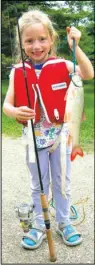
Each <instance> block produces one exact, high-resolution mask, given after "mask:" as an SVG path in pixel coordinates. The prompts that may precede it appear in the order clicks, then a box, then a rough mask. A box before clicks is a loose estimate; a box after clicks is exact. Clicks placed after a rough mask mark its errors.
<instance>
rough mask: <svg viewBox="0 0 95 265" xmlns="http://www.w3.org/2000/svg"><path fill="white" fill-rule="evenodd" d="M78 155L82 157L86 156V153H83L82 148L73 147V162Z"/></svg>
mask: <svg viewBox="0 0 95 265" xmlns="http://www.w3.org/2000/svg"><path fill="white" fill-rule="evenodd" d="M77 155H79V156H81V157H83V156H84V153H83V150H82V148H81V146H75V147H73V149H72V152H71V161H73V160H74V159H75V158H76V156H77Z"/></svg>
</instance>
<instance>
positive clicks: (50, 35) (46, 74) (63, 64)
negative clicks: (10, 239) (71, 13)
mask: <svg viewBox="0 0 95 265" xmlns="http://www.w3.org/2000/svg"><path fill="white" fill-rule="evenodd" d="M19 27H20V35H21V41H22V48H23V55H24V58H25V68H26V73H27V81H28V89H29V96H30V103H31V108H29V107H28V102H27V96H26V90H25V83H24V77H23V66H22V63H21V58H20V53H19V52H20V49H19V40H18V33H17V41H18V42H17V44H18V57H19V63H18V64H16V65H15V66H14V68H13V69H12V71H11V74H10V82H9V88H8V92H7V94H6V98H5V101H4V106H3V109H4V113H5V114H6V115H8V116H10V117H12V118H15V119H16V120H17V121H19V122H22V124H23V128H24V129H23V130H24V133H26V131H27V123H28V121H29V120H30V119H33V120H34V129H35V136H36V143H37V149H38V156H39V162H40V169H41V176H42V182H43V187H44V192H45V194H46V195H47V198H48V194H49V183H50V174H49V167H50V170H51V178H52V189H53V198H54V201H55V206H56V223H57V232H58V234H60V235H61V237H62V240H63V241H64V243H65V244H67V245H69V246H75V245H78V244H80V243H81V242H82V236H81V234H80V233H79V232H77V231H76V229H75V228H74V227H73V226H72V224H71V220H70V167H71V163H70V152H71V148H70V147H67V149H66V189H65V190H66V197H63V195H62V192H61V175H62V174H61V162H60V143H59V144H58V145H57V146H56V148H55V150H54V151H52V152H51V148H52V146H53V145H54V144H55V142H56V139H57V137H58V136H59V135H60V132H61V130H62V127H63V126H65V124H64V110H65V101H64V97H65V93H66V91H67V89H68V86H69V84H70V77H69V73H72V72H73V63H72V62H70V61H68V60H65V59H60V58H57V57H56V56H55V51H56V47H55V44H56V40H57V33H56V31H55V29H54V27H53V24H52V22H51V21H50V19H49V17H48V15H46V14H44V13H43V12H42V11H39V10H32V11H28V12H25V13H24V14H23V15H22V17H21V18H20V19H19ZM80 38H81V32H80V31H79V30H78V29H76V28H75V27H71V28H70V27H67V40H68V44H69V47H70V49H71V50H72V45H73V39H75V43H76V46H75V52H76V59H77V62H78V65H77V66H76V72H78V74H79V75H80V76H81V78H82V79H84V80H87V79H92V78H93V75H94V74H93V67H92V65H91V62H90V61H89V59H88V58H87V56H86V55H85V54H84V52H83V51H82V50H81V49H80V47H79V45H78V44H79V40H80ZM67 133H68V132H67ZM26 154H27V156H26V162H27V165H28V168H29V171H30V178H31V194H32V202H33V204H34V205H35V214H37V218H36V224H35V226H34V227H33V228H32V229H31V230H30V232H29V233H28V236H27V234H26V236H24V237H23V238H22V241H21V244H22V246H23V247H24V248H27V249H28V248H29V249H34V248H37V247H39V246H40V244H41V243H42V241H43V239H44V238H45V225H44V220H43V214H42V207H41V203H40V184H39V178H38V171H37V165H36V162H35V163H34V162H31V161H30V160H29V146H28V145H27V150H26Z"/></svg>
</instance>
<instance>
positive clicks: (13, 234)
mask: <svg viewBox="0 0 95 265" xmlns="http://www.w3.org/2000/svg"><path fill="white" fill-rule="evenodd" d="M71 175H72V181H71V186H72V202H71V203H72V204H75V203H76V202H79V201H81V203H80V204H77V205H76V207H77V210H78V214H79V218H78V219H77V220H76V221H75V222H76V223H80V224H79V225H78V226H77V229H78V230H79V231H80V232H81V233H82V235H83V243H82V244H81V245H80V246H77V247H75V248H70V247H67V246H65V245H64V243H63V242H62V239H61V238H60V237H59V236H58V235H57V234H56V232H55V222H54V218H53V217H52V216H51V215H50V219H51V229H52V233H53V239H54V242H55V247H56V252H57V261H56V263H58V264H59V263H60V264H64V263H72V264H75V263H76V264H78V263H81V264H83V263H85V264H87V263H92V264H94V155H93V154H85V156H84V158H83V159H82V158H77V159H76V161H75V162H73V164H72V174H71ZM84 200H87V201H86V202H85V203H84V210H85V216H84V213H83V201H84ZM29 201H30V183H29V176H28V171H27V168H26V165H25V152H24V148H23V146H22V145H21V141H20V139H15V140H13V139H11V138H5V137H4V138H3V139H2V264H31V263H32V264H35V263H42V264H46V263H50V261H49V251H48V244H47V241H44V242H43V244H42V246H41V247H40V248H39V249H36V250H35V251H26V250H25V249H23V248H21V246H20V241H21V237H22V234H23V233H22V230H21V228H20V225H19V220H18V219H17V218H16V216H15V211H14V208H15V206H16V205H17V204H20V203H22V202H29ZM84 217H85V218H84ZM83 218H84V220H83ZM82 220H83V221H82ZM81 221H82V223H81Z"/></svg>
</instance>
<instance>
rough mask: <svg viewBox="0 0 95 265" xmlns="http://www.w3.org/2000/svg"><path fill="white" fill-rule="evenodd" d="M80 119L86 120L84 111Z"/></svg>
mask: <svg viewBox="0 0 95 265" xmlns="http://www.w3.org/2000/svg"><path fill="white" fill-rule="evenodd" d="M82 121H86V114H85V112H83V114H82Z"/></svg>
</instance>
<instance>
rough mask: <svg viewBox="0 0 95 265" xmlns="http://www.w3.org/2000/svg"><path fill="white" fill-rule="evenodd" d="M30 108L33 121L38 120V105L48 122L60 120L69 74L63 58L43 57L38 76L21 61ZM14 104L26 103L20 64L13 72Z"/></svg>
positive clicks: (63, 110) (29, 66)
mask: <svg viewBox="0 0 95 265" xmlns="http://www.w3.org/2000/svg"><path fill="white" fill-rule="evenodd" d="M25 69H26V76H27V83H28V93H29V99H30V107H31V108H32V109H34V110H35V112H36V118H35V123H37V122H38V121H40V104H39V99H40V102H41V105H42V107H43V110H44V113H45V116H46V119H47V121H48V122H50V123H51V122H56V123H63V122H64V113H65V105H66V100H65V94H66V92H67V89H68V86H69V83H70V77H69V71H68V69H67V67H66V63H65V60H63V59H56V58H51V59H49V60H47V61H46V62H45V63H44V65H43V67H42V69H41V73H40V76H39V78H37V76H36V73H35V69H34V68H33V66H32V65H31V64H30V63H29V62H25ZM14 90H15V106H16V107H19V106H28V99H27V92H26V86H25V79H24V72H23V65H22V64H18V65H16V66H15V74H14Z"/></svg>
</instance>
